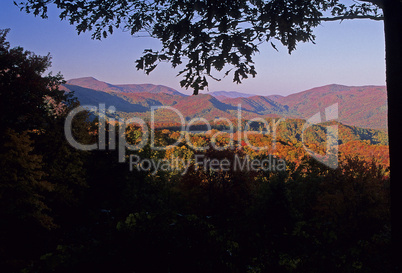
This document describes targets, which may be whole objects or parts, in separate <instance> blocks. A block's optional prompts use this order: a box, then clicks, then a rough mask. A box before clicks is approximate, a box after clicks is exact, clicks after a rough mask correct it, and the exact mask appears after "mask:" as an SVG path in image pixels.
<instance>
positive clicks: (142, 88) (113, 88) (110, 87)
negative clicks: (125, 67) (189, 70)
mask: <svg viewBox="0 0 402 273" xmlns="http://www.w3.org/2000/svg"><path fill="white" fill-rule="evenodd" d="M66 84H68V85H76V86H81V87H85V88H89V89H93V90H98V91H103V92H108V93H110V92H117V93H120V92H123V93H144V92H146V93H156V94H158V93H166V94H171V95H178V96H183V97H184V96H186V95H184V94H182V93H180V92H178V91H177V90H175V89H173V88H170V87H167V86H164V85H155V84H110V83H106V82H103V81H99V80H97V79H95V78H93V77H84V78H78V79H71V80H68V81H67V82H66Z"/></svg>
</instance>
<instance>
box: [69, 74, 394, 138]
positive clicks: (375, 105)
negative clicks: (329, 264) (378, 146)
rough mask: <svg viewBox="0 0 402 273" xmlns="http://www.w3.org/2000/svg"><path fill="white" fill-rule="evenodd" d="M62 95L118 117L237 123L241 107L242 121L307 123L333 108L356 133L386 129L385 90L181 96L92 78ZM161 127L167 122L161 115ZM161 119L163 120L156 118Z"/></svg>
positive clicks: (359, 88) (152, 87) (164, 89)
mask: <svg viewBox="0 0 402 273" xmlns="http://www.w3.org/2000/svg"><path fill="white" fill-rule="evenodd" d="M62 89H63V90H65V91H67V92H70V91H74V95H75V96H76V97H77V98H78V100H79V101H80V102H81V104H82V105H98V104H99V103H105V104H106V107H109V106H114V107H116V109H117V111H119V113H121V114H123V115H129V116H130V115H134V114H135V115H136V116H139V117H142V118H146V117H149V115H150V108H151V106H172V107H174V108H175V109H177V110H178V111H180V112H181V113H182V114H183V115H184V117H185V118H186V119H192V118H195V117H199V118H205V119H207V120H213V119H215V118H228V119H234V118H237V114H238V112H237V110H238V107H239V105H241V114H242V118H245V119H251V118H255V117H285V118H292V119H294V118H297V119H308V118H310V117H312V116H313V115H315V114H316V113H321V116H322V117H323V119H322V121H325V115H324V113H325V109H326V108H327V107H329V106H331V105H333V104H335V103H338V109H339V113H338V118H337V121H338V122H341V123H343V124H347V125H352V126H357V127H361V128H371V129H379V130H386V129H387V94H386V87H385V86H344V85H337V84H331V85H326V86H322V87H316V88H313V89H309V90H306V91H302V92H298V93H294V94H291V95H288V96H281V95H269V94H267V96H260V95H254V94H246V93H239V92H234V91H230V92H227V91H218V92H210V93H205V94H199V95H197V96H187V95H185V94H182V93H180V92H178V91H177V90H175V89H173V88H170V87H167V86H163V85H154V84H121V85H119V84H118V85H115V84H110V83H106V82H102V81H99V80H97V79H95V78H92V77H86V78H78V79H72V80H68V81H67V82H66V84H64V85H63V86H62ZM158 111H160V115H157V117H158V118H159V119H161V121H169V120H171V118H172V116H171V115H166V111H162V109H160V110H157V112H158ZM162 113H164V114H162Z"/></svg>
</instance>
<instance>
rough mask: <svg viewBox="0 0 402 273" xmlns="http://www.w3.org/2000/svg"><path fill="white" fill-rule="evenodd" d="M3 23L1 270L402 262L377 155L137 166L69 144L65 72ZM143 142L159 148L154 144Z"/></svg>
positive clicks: (354, 268) (240, 268) (84, 132)
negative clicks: (62, 87)
mask: <svg viewBox="0 0 402 273" xmlns="http://www.w3.org/2000/svg"><path fill="white" fill-rule="evenodd" d="M6 33H7V31H2V32H0V46H1V48H0V60H1V65H2V66H1V67H0V88H1V92H0V96H1V100H0V101H1V105H2V109H1V111H2V117H1V126H0V128H1V131H0V132H1V135H0V137H1V145H0V166H1V171H2V173H1V177H0V205H1V206H0V226H1V229H0V270H1V271H2V272H25V273H28V272H32V273H33V272H86V273H87V272H220V273H221V272H241V273H243V272H249V273H251V272H393V271H394V269H395V268H393V267H392V265H391V262H390V255H391V253H390V229H391V226H390V212H389V208H390V205H389V204H390V198H389V181H388V178H387V176H386V175H385V173H384V170H383V169H382V167H381V166H379V165H378V164H375V163H370V162H368V161H365V160H361V159H357V158H350V157H346V158H345V159H343V160H342V162H341V164H340V166H339V167H338V168H337V169H335V170H333V169H328V168H327V167H325V166H323V165H320V164H319V163H317V162H316V161H314V160H311V159H309V158H304V159H303V160H300V162H292V161H289V162H288V165H287V168H286V170H284V171H278V172H263V171H256V172H251V171H242V172H240V171H235V170H232V171H214V170H212V169H210V168H206V169H204V168H199V169H194V168H192V169H190V170H189V172H187V173H186V174H185V175H180V173H175V172H158V173H156V174H155V175H152V174H151V172H139V171H136V170H133V171H130V170H129V168H128V166H127V165H126V164H122V163H118V160H117V158H118V156H117V152H115V151H110V150H108V149H107V147H106V150H103V151H92V152H84V151H78V150H75V149H73V148H72V147H71V146H70V145H69V144H68V143H67V141H66V139H65V137H64V131H63V130H64V127H63V126H64V120H65V117H66V115H67V113H68V111H69V110H70V109H72V108H73V107H75V106H76V105H77V102H76V101H74V100H72V99H71V98H70V97H69V96H66V95H65V94H64V93H62V92H60V91H59V90H58V88H57V86H58V84H59V83H60V82H61V78H59V77H52V76H47V77H42V76H41V75H42V73H43V72H44V71H45V70H46V68H48V67H49V65H50V62H49V57H40V56H36V55H34V54H32V53H29V52H26V51H24V50H23V49H21V48H16V49H10V47H9V45H8V43H7V42H6V41H5V35H6ZM21 79H24V80H21ZM13 92H14V93H15V95H14V93H13ZM18 92H19V93H18ZM11 106H13V107H11ZM94 124H95V123H94V122H92V123H91V122H89V121H88V119H87V116H86V115H85V113H84V114H82V115H78V116H77V117H76V118H75V120H74V124H73V125H74V136H75V138H76V139H77V140H79V141H80V142H81V143H94V142H96V136H95V135H94V134H93V132H94V129H93V127H92V126H94ZM159 140H160V141H161V142H163V141H164V139H163V138H161V139H159ZM182 147H184V146H182ZM182 150H183V151H184V152H186V151H188V149H187V148H186V147H184V148H183V149H182ZM184 152H183V153H184ZM243 152H244V151H242V150H238V151H236V153H238V154H240V155H241V154H242V153H243ZM138 153H139V155H140V156H141V157H143V158H155V157H160V158H161V157H163V156H165V155H163V154H162V153H160V154H158V153H155V152H154V151H152V150H151V149H150V147H149V146H147V147H145V149H143V150H141V151H139V152H138ZM166 153H167V152H166ZM234 153H235V151H224V152H219V153H218V152H216V151H207V152H206V155H208V156H209V157H211V158H229V159H231V158H233V157H234ZM176 156H179V155H176ZM181 156H183V155H181Z"/></svg>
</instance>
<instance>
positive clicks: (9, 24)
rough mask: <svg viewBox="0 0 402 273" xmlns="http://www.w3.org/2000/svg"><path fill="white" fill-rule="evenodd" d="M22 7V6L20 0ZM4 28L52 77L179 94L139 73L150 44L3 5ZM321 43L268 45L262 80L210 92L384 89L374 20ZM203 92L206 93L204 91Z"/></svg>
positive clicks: (175, 83)
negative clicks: (43, 58)
mask: <svg viewBox="0 0 402 273" xmlns="http://www.w3.org/2000/svg"><path fill="white" fill-rule="evenodd" d="M17 2H18V1H17ZM0 28H11V32H10V33H9V35H8V41H10V43H11V46H13V47H14V46H22V47H24V48H25V49H27V50H30V51H33V52H35V53H36V54H40V55H46V54H47V53H49V52H50V54H51V55H52V57H53V60H52V62H53V65H52V68H51V70H52V71H53V72H59V71H60V72H61V73H62V74H63V75H64V78H65V79H72V78H79V77H86V76H93V77H95V78H97V79H98V80H102V81H105V82H108V83H113V84H121V83H153V84H162V85H167V86H169V87H172V88H175V89H177V90H179V91H181V92H183V93H186V94H190V93H191V92H192V91H190V90H187V91H186V90H183V89H181V88H180V85H179V81H180V80H181V78H180V77H176V74H177V73H178V70H177V69H173V68H171V66H170V65H169V64H163V65H161V66H159V67H158V68H157V69H156V70H154V71H153V72H152V73H151V75H149V76H147V75H146V74H144V72H143V71H137V70H136V69H135V63H134V61H135V60H136V59H137V58H138V57H140V56H141V53H142V51H143V50H144V49H146V48H154V49H158V48H159V42H158V41H157V40H153V39H151V38H134V37H131V36H130V34H129V33H124V32H121V31H115V33H114V34H113V35H111V36H109V37H108V38H107V39H105V40H102V41H97V40H91V38H90V35H89V34H88V33H84V34H81V35H78V34H77V32H76V31H75V27H74V26H71V25H69V23H68V22H66V21H60V19H59V18H58V15H57V14H56V13H54V12H51V13H50V16H49V19H47V20H43V19H41V18H39V17H36V18H35V17H34V16H33V15H32V14H25V13H23V12H20V11H19V9H18V8H17V7H15V6H14V5H13V1H12V0H2V1H1V2H0ZM315 34H316V36H317V38H316V44H315V45H314V44H311V43H306V44H299V45H298V47H297V49H296V51H294V52H293V53H292V55H289V54H288V53H287V50H286V48H283V47H280V46H279V44H278V43H277V46H278V49H279V52H277V51H275V50H274V49H273V48H272V47H271V46H270V45H268V44H266V45H265V46H264V47H262V48H261V52H260V53H259V54H258V55H256V56H255V61H256V64H255V65H256V68H257V72H258V75H257V76H256V78H250V79H248V80H245V81H244V82H243V83H242V84H240V85H237V84H235V83H233V82H232V81H231V78H230V77H227V78H226V79H224V80H223V81H221V82H215V81H214V80H212V79H211V81H210V91H221V90H226V91H239V92H244V93H253V94H261V95H271V94H281V95H287V94H291V93H295V92H299V91H303V90H306V89H309V88H313V87H317V86H322V85H326V84H332V83H337V84H344V85H385V49H384V31H383V23H382V22H376V21H370V20H352V21H344V22H342V23H340V22H327V23H324V24H323V25H322V26H319V27H318V28H316V29H315ZM204 92H206V91H204Z"/></svg>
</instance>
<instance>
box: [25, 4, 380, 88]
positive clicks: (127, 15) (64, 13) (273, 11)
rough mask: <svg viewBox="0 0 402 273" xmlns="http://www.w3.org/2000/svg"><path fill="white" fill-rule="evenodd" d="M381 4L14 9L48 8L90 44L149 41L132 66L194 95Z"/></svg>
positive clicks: (373, 15)
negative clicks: (115, 36)
mask: <svg viewBox="0 0 402 273" xmlns="http://www.w3.org/2000/svg"><path fill="white" fill-rule="evenodd" d="M379 2H380V1H374V0H373V1H360V2H359V1H355V2H353V4H351V5H346V4H344V3H342V1H338V0H331V1H328V0H327V1H324V0H313V1H310V0H308V1H306V0H297V1H294V0H271V1H267V0H265V1H264V0H247V1H244V0H235V1H233V0H196V1H193V0H192V1H189V0H155V1H142V0H134V1H127V0H108V1H97V0H83V1H60V0H54V1H35V0H27V1H24V2H21V3H19V4H18V5H19V7H20V8H21V10H24V11H26V12H28V13H30V12H32V13H33V14H34V15H38V16H41V17H43V18H46V17H47V11H48V10H47V8H48V6H49V5H50V4H51V3H54V4H56V5H57V8H59V9H61V13H60V18H61V19H67V20H69V22H70V23H71V24H73V25H75V26H76V29H77V31H78V33H81V32H86V31H89V32H91V33H92V38H93V39H102V38H106V37H107V36H108V35H109V34H112V33H113V31H114V30H115V29H123V30H125V31H128V32H130V33H131V34H132V35H134V36H143V35H146V36H150V37H153V38H156V39H158V40H160V41H161V44H162V46H161V48H160V49H159V50H155V49H145V50H144V53H143V55H142V56H141V57H140V58H139V59H138V60H136V67H137V69H142V70H144V71H145V72H146V73H147V74H149V73H150V72H151V71H153V70H154V69H155V68H156V67H157V65H158V64H159V63H160V62H169V63H171V65H172V66H173V67H174V68H175V67H178V68H179V69H180V71H179V73H178V75H181V76H182V77H183V79H182V80H181V82H180V84H181V86H182V87H185V88H191V89H193V90H194V94H198V91H199V90H203V89H205V88H207V87H208V80H209V79H214V80H220V79H221V78H222V77H225V76H227V75H229V74H230V73H232V75H233V81H234V82H236V83H241V82H242V80H244V79H247V78H248V77H250V76H252V77H254V76H255V75H256V74H257V71H256V68H255V66H254V62H253V57H254V55H255V53H257V52H258V51H259V48H260V47H261V46H263V45H264V44H267V43H268V45H270V46H272V47H273V48H274V49H277V48H276V45H277V44H282V45H284V46H286V47H287V49H288V51H289V53H291V52H292V51H293V50H295V48H296V45H297V43H298V42H314V39H315V36H314V34H313V29H314V27H316V26H318V25H319V24H320V23H321V22H322V21H331V20H343V19H353V18H369V19H374V20H381V19H382V14H381V13H380V12H379V7H380V6H381V5H380V3H379Z"/></svg>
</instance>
